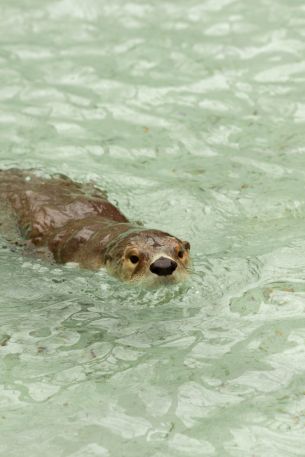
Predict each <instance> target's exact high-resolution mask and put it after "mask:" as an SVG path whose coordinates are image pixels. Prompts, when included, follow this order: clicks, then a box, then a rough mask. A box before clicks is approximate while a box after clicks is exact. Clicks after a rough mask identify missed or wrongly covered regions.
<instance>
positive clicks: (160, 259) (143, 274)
mask: <svg viewBox="0 0 305 457" xmlns="http://www.w3.org/2000/svg"><path fill="white" fill-rule="evenodd" d="M189 252H190V243H189V242H188V241H181V240H179V239H178V238H176V237H174V236H172V235H169V234H168V233H165V232H161V231H158V230H141V231H137V232H136V233H130V234H128V235H126V236H124V237H122V238H121V239H119V240H115V242H114V243H112V244H111V246H110V248H109V249H108V250H107V252H106V256H105V263H106V268H107V269H108V271H109V272H110V273H111V274H113V275H114V276H117V277H119V278H120V279H122V280H125V281H141V282H145V283H147V284H152V285H153V284H158V283H174V282H180V281H182V280H183V279H185V278H186V277H187V274H188V267H189V265H190V255H189Z"/></svg>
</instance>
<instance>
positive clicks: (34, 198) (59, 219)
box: [0, 169, 190, 283]
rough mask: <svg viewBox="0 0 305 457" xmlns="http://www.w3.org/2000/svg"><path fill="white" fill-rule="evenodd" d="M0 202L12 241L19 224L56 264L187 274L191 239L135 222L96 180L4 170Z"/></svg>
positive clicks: (163, 278) (143, 276)
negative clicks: (110, 199)
mask: <svg viewBox="0 0 305 457" xmlns="http://www.w3.org/2000/svg"><path fill="white" fill-rule="evenodd" d="M0 202H1V211H0V214H1V212H2V218H1V219H2V222H1V220H0V233H1V234H2V235H3V236H4V237H6V238H7V239H9V240H11V239H12V224H13V225H15V226H16V227H17V229H18V233H19V235H20V237H21V238H22V239H24V240H26V242H25V244H26V246H27V247H28V248H30V249H31V250H32V251H33V250H34V252H36V253H37V254H38V255H42V253H43V254H44V255H48V257H49V258H50V259H51V260H52V261H55V262H57V263H60V264H64V263H67V262H74V263H77V264H78V265H79V266H80V267H83V268H88V269H91V270H98V269H100V268H101V267H106V269H107V271H108V272H109V273H110V274H112V275H114V276H116V277H117V278H120V279H121V280H125V281H139V280H146V281H147V282H150V283H155V282H165V283H166V282H178V281H180V280H182V279H184V278H185V277H186V276H187V272H188V267H189V264H190V255H189V252H190V243H189V242H188V241H183V240H180V239H178V238H176V237H175V236H172V235H170V234H169V233H166V232H163V231H160V230H156V229H146V228H144V227H142V226H141V225H140V224H135V223H131V222H130V221H129V220H128V219H127V218H126V217H125V216H124V215H123V214H122V213H121V212H120V210H119V209H118V208H116V207H115V206H114V205H113V204H112V203H110V202H109V201H108V199H107V195H106V193H105V192H103V191H102V190H100V189H99V188H97V187H96V186H95V185H94V184H93V183H87V184H82V183H78V182H75V181H72V180H71V179H70V178H68V177H67V176H64V175H54V176H52V177H51V178H45V177H42V176H40V175H39V174H38V173H37V172H36V171H34V170H19V169H8V170H0ZM3 215H5V217H3ZM8 220H9V221H10V223H7V221H8ZM12 221H13V222H12Z"/></svg>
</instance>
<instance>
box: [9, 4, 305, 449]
mask: <svg viewBox="0 0 305 457" xmlns="http://www.w3.org/2000/svg"><path fill="white" fill-rule="evenodd" d="M0 37H1V47H0V64H1V65H0V106H1V108H0V166H2V167H9V166H19V167H37V168H39V169H41V170H43V172H44V173H45V174H52V173H53V172H58V171H60V172H62V173H66V174H68V175H69V176H70V177H72V178H74V179H78V180H81V181H86V180H89V179H94V180H95V181H96V182H97V184H98V185H99V186H101V187H102V188H104V189H106V190H107V191H108V194H109V198H110V199H111V201H113V202H115V203H118V204H119V206H120V209H121V210H122V211H123V212H124V213H125V214H126V215H127V216H129V217H130V218H131V220H136V221H142V222H144V223H145V224H146V225H147V226H151V227H157V228H160V229H162V230H166V231H170V232H172V233H174V234H175V235H177V236H179V237H181V238H183V239H188V240H189V241H190V242H191V245H192V253H193V260H194V274H193V276H192V278H191V280H190V281H189V282H188V283H186V284H184V285H179V286H175V287H169V288H161V289H158V290H146V291H145V290H140V289H135V288H130V287H127V286H126V285H124V284H120V283H118V282H117V281H116V280H114V279H112V278H110V277H108V276H107V274H106V273H105V272H101V273H98V274H97V273H91V272H87V271H81V270H79V269H75V268H74V269H73V268H68V267H61V266H58V267H56V266H52V265H48V264H45V263H43V262H39V261H37V260H35V259H32V258H29V257H27V258H25V257H22V256H21V255H20V253H19V252H17V251H12V250H11V249H9V247H8V246H7V244H5V242H4V241H3V240H2V241H1V244H0V247H1V249H0V280H1V294H0V322H1V327H0V431H1V439H0V455H3V456H5V457H19V456H20V455H21V454H22V455H26V456H29V457H40V456H41V455H44V456H45V457H54V456H55V457H100V456H101V457H138V456H139V457H144V456H145V457H180V456H181V457H183V456H187V457H194V456H200V457H201V456H202V457H210V456H211V457H258V456H259V457H294V456H300V457H303V456H304V455H305V450H304V449H305V434H304V425H305V387H304V375H305V344H304V338H305V314H304V311H305V193H304V182H305V167H304V165H305V156H304V154H305V146H304V127H305V125H304V124H305V102H304V90H305V62H304V55H305V54H304V52H305V42H304V37H305V6H304V4H303V3H302V2H299V1H294V2H291V1H289V0H279V1H277V2H276V3H274V2H271V1H267V0H258V1H257V2H255V3H250V2H244V1H242V0H203V1H200V2H199V1H197V0H191V1H189V2H187V4H186V2H185V1H180V0H178V1H166V2H164V1H161V0H155V1H150V2H148V1H145V0H143V1H136V0H131V1H128V2H123V1H120V0H113V1H112V2H105V1H100V0H86V2H83V1H80V0H59V1H55V0H54V1H52V0H45V1H44V2H41V1H38V0H23V1H21V0H10V1H2V2H1V15H0Z"/></svg>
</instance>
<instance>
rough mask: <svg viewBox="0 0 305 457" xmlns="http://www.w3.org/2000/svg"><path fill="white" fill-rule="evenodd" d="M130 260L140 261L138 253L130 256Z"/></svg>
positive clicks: (132, 261)
mask: <svg viewBox="0 0 305 457" xmlns="http://www.w3.org/2000/svg"><path fill="white" fill-rule="evenodd" d="M129 260H130V262H131V263H138V262H139V257H138V256H137V255H131V256H130V257H129Z"/></svg>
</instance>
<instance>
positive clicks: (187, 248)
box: [182, 241, 191, 251]
mask: <svg viewBox="0 0 305 457" xmlns="http://www.w3.org/2000/svg"><path fill="white" fill-rule="evenodd" d="M182 244H183V247H184V249H186V250H187V251H189V250H190V249H191V245H190V243H189V242H188V241H182Z"/></svg>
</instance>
